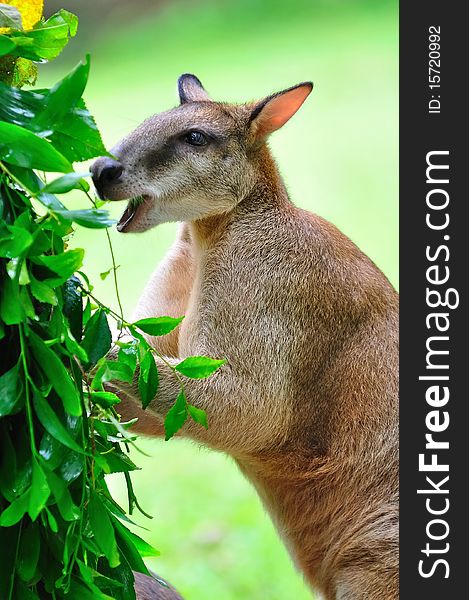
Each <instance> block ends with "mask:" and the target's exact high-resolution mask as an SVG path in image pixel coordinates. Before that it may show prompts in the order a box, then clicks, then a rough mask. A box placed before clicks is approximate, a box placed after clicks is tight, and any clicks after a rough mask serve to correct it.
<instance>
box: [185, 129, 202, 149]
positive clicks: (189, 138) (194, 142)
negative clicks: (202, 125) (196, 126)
mask: <svg viewBox="0 0 469 600" xmlns="http://www.w3.org/2000/svg"><path fill="white" fill-rule="evenodd" d="M184 141H185V142H187V143H188V144H190V145H191V146H205V144H206V143H207V138H206V137H205V135H204V134H203V133H201V132H200V131H190V132H189V133H187V134H186V135H185V137H184Z"/></svg>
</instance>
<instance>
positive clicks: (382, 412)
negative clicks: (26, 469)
mask: <svg viewBox="0 0 469 600" xmlns="http://www.w3.org/2000/svg"><path fill="white" fill-rule="evenodd" d="M185 77H186V84H187V90H186V91H188V93H187V94H186V95H184V94H182V96H181V99H182V105H181V106H180V107H178V108H176V109H173V111H169V112H168V113H163V115H162V116H161V115H156V116H155V117H153V118H152V119H151V120H150V121H148V122H147V123H146V124H145V125H144V127H143V128H142V127H141V128H139V129H137V130H136V131H135V132H133V133H132V134H131V135H130V136H129V137H128V138H126V139H125V140H124V141H123V142H122V143H121V144H120V145H119V146H118V147H117V150H116V152H115V154H116V155H117V156H119V160H120V162H121V164H122V165H123V166H124V172H123V174H122V176H121V178H120V181H117V182H114V183H112V184H109V185H108V186H107V187H106V189H104V190H102V191H103V193H104V194H105V195H106V196H107V197H110V198H112V199H120V198H122V197H125V196H126V195H127V196H129V195H131V193H130V191H129V190H130V189H131V188H132V189H134V192H133V193H132V195H134V194H144V195H147V197H146V205H145V210H142V211H140V213H137V215H136V217H135V218H134V221H132V223H131V224H130V228H129V229H128V230H129V231H131V230H134V231H137V230H144V229H147V228H149V227H151V226H154V225H155V224H158V223H159V222H162V221H164V220H171V218H174V219H180V215H181V213H182V212H184V211H187V213H188V215H190V216H189V217H188V218H187V219H186V222H185V223H184V224H183V225H182V226H181V230H180V234H179V236H178V238H177V240H176V242H175V244H174V246H173V247H172V249H171V250H170V251H169V253H168V255H167V257H166V258H165V260H164V261H163V263H162V265H160V267H159V268H158V269H157V271H156V273H155V275H154V276H153V279H152V280H151V281H150V283H149V284H148V286H147V288H146V290H145V292H144V295H143V297H142V300H141V302H140V304H139V307H138V308H137V312H136V316H137V317H144V316H155V315H162V314H169V315H174V316H179V315H180V314H185V315H186V317H185V319H184V321H183V323H182V324H181V326H180V327H179V328H178V330H177V332H176V333H175V334H174V335H173V336H172V337H169V336H168V338H161V339H160V338H158V339H154V340H152V343H153V344H154V345H155V347H156V348H158V349H159V351H160V352H163V353H165V354H166V355H167V360H169V361H170V362H172V363H174V364H176V363H177V362H179V360H180V359H182V358H184V357H187V356H190V355H209V356H213V357H224V358H226V359H227V364H226V365H225V366H223V367H222V368H221V369H220V370H219V371H218V372H217V373H216V374H215V375H213V376H212V377H211V378H209V379H207V380H187V381H186V382H185V387H186V393H187V396H188V398H189V401H190V402H191V403H192V404H194V405H196V406H198V407H199V408H202V409H204V410H205V411H206V412H207V415H208V419H209V423H210V427H209V429H208V431H206V430H204V429H203V428H202V427H200V426H199V425H197V424H195V423H193V422H190V421H188V422H187V423H186V425H185V426H184V427H183V429H182V431H181V435H183V436H186V437H189V438H192V439H194V440H196V441H198V442H203V443H205V444H207V445H209V446H210V447H212V448H215V449H217V450H221V451H224V452H227V453H229V454H230V455H231V456H233V457H234V459H235V460H236V461H237V463H238V465H239V467H240V469H241V470H242V472H243V473H244V474H245V475H246V477H247V478H248V479H249V480H250V481H251V482H252V483H253V485H254V486H255V488H256V489H257V491H258V493H259V495H260V497H261V498H262V500H263V502H264V504H265V506H266V507H267V509H268V511H269V512H270V514H271V516H272V519H273V521H274V523H275V525H276V526H277V529H278V531H279V533H280V535H281V536H282V538H283V540H284V541H285V544H286V545H287V547H288V549H289V551H290V553H291V556H292V558H293V560H294V561H295V563H296V565H297V566H298V568H299V569H300V570H301V571H302V572H303V574H304V576H305V578H306V580H307V581H308V582H309V584H310V585H311V586H312V587H313V588H315V589H317V590H319V591H320V592H322V594H323V595H324V597H325V598H326V599H327V600H332V599H335V600H359V599H360V600H362V599H363V600H395V599H397V597H398V584H397V573H398V504H397V499H398V470H397V469H398V442H397V439H398V438H397V428H398V407H397V402H398V400H397V394H398V387H397V376H398V297H397V294H396V292H395V291H394V289H393V288H392V286H391V285H390V284H389V282H388V281H387V279H386V277H385V276H384V275H383V274H382V273H381V271H380V270H379V269H378V268H377V267H376V266H375V265H374V264H373V263H372V262H371V261H370V260H369V259H368V258H367V257H366V256H365V255H364V254H363V253H362V252H361V251H360V250H359V249H358V248H357V247H356V246H355V245H354V244H353V243H352V242H351V241H350V240H349V239H348V238H347V237H346V236H344V235H343V234H342V233H341V232H340V231H338V230H337V229H336V228H335V227H334V226H333V225H331V224H330V223H328V222H327V221H325V220H323V219H321V218H320V217H318V216H316V215H313V214H310V213H308V212H306V211H303V210H300V209H298V208H296V207H295V206H294V205H293V204H292V203H291V202H290V200H289V198H288V195H287V192H286V190H285V187H284V185H283V182H282V180H281V178H280V176H279V174H278V171H277V168H276V166H275V163H274V161H273V159H272V157H271V154H270V152H269V150H268V147H267V145H266V143H265V135H266V133H265V132H266V131H268V132H269V133H270V130H271V129H272V127H273V125H272V124H273V123H274V124H275V123H276V122H277V121H279V122H281V121H282V119H283V118H284V117H285V116H286V117H288V116H291V115H292V114H293V113H294V112H296V110H297V109H298V108H299V106H300V105H301V103H302V102H303V100H304V99H305V98H306V96H307V95H308V93H309V91H310V90H311V87H309V88H308V89H306V87H305V86H306V84H300V86H296V87H295V88H291V89H290V90H287V91H286V92H284V93H283V94H278V95H275V96H272V97H270V98H267V99H266V100H264V101H262V102H263V104H264V106H267V107H268V110H267V111H265V108H264V106H260V104H257V105H256V104H248V105H242V106H234V105H226V104H218V103H215V102H211V101H209V100H207V96H206V92H205V90H203V88H201V86H200V82H198V80H196V79H195V78H193V79H187V78H188V77H192V76H185ZM180 85H182V86H183V87H184V79H182V83H181V84H180ZM299 88H301V90H300V91H299V92H298V89H299ZM198 89H199V90H200V94H201V97H200V98H198V96H197V90H198ZM292 90H293V91H292ZM295 90H296V91H295ZM288 94H290V95H288ZM284 95H286V96H284ZM282 96H283V97H282ZM278 98H282V100H281V102H277V99H278ZM259 107H260V108H259ZM254 111H256V116H255V118H254V119H253V118H252V114H253V112H254ZM282 111H283V112H282ZM290 113H291V114H290ZM272 115H274V117H275V118H277V121H275V118H274V117H272ZM285 120H288V119H283V122H284V121H285ZM188 124H190V125H191V126H194V127H195V128H196V129H199V128H202V129H203V128H204V127H208V126H209V127H211V128H212V129H216V131H217V132H220V131H221V132H222V133H223V135H224V136H225V137H224V139H223V141H221V142H219V144H218V145H216V146H214V147H210V145H209V146H208V147H207V148H205V149H197V150H193V149H191V148H187V149H186V148H182V149H179V147H178V146H176V150H174V149H173V150H171V151H169V154H168V149H167V145H168V144H169V143H170V142H169V141H168V140H170V139H174V135H175V133H174V132H175V131H183V130H185V128H187V126H188ZM281 124H282V123H281ZM171 143H172V142H171ZM162 148H166V150H165V151H164V152H166V154H165V156H164V160H163V159H161V160H160V159H158V156H159V152H163V151H162V150H161V149H162ZM155 149H156V150H155ZM149 152H153V155H152V156H153V157H155V158H154V162H153V163H152V164H151V166H150V167H148V166H147V167H145V169H143V168H140V167H139V169H137V168H136V166H135V165H137V164H138V165H141V164H143V163H145V160H146V158H145V157H147V156H148V153H149ZM101 160H104V159H101ZM227 162H228V163H229V165H228V166H227ZM147 164H148V163H147ZM102 167H103V165H102V163H99V161H98V163H97V166H95V167H94V173H95V178H96V179H97V180H98V183H101V182H100V181H99V176H100V170H101V169H102ZM142 169H143V170H142ZM134 173H137V175H135V176H134ZM176 176H177V177H176ZM180 176H182V179H183V181H182V182H179V183H177V185H176V188H177V189H172V188H171V186H170V185H169V184H168V182H170V181H171V180H174V181H176V179H177V178H178V177H180ZM171 178H172V179H171ZM119 186H121V187H119ZM158 186H159V190H157V188H158ZM121 188H122V189H121ZM152 190H153V191H152ZM155 190H156V191H155ZM171 216H172V217H171ZM157 365H158V369H159V373H160V388H159V391H158V394H157V396H156V398H155V400H154V401H153V402H152V403H151V405H150V407H149V408H148V409H147V411H145V412H144V411H141V409H138V392H137V389H136V386H135V385H133V386H124V387H122V386H120V384H118V385H119V387H118V388H117V387H116V388H115V389H117V391H118V392H119V393H120V394H121V396H122V398H123V402H122V410H121V412H122V413H123V414H124V415H126V416H131V415H132V416H135V415H136V414H138V415H139V416H142V419H141V422H140V424H139V427H140V430H141V431H142V432H144V433H147V434H153V435H161V434H162V433H163V428H162V420H163V418H164V415H165V414H166V412H167V411H168V409H169V408H170V407H171V406H172V404H173V402H174V400H175V398H176V395H177V393H178V382H177V381H176V379H175V378H174V376H173V374H172V372H171V370H170V369H168V368H167V366H166V365H165V364H164V363H163V362H162V361H160V360H157ZM116 386H117V384H116Z"/></svg>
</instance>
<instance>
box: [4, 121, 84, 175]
mask: <svg viewBox="0 0 469 600" xmlns="http://www.w3.org/2000/svg"><path fill="white" fill-rule="evenodd" d="M0 160H3V161H5V162H7V163H11V164H13V165H17V166H19V167H26V168H27V169H40V170H41V171H58V172H61V173H68V172H69V171H73V168H72V165H71V163H70V162H69V161H68V160H67V159H66V158H65V157H64V156H62V154H60V152H58V151H57V150H56V149H55V148H54V146H52V144H50V143H49V142H47V141H46V140H44V139H42V138H40V137H38V136H37V135H35V134H34V133H31V132H30V131H28V130H27V129H24V128H23V127H18V125H12V124H11V123H4V122H2V121H0Z"/></svg>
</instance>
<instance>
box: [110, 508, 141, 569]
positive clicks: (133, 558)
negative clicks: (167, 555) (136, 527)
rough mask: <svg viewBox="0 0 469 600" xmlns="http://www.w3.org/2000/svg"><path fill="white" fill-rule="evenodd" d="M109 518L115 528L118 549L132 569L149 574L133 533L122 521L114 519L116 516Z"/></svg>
mask: <svg viewBox="0 0 469 600" xmlns="http://www.w3.org/2000/svg"><path fill="white" fill-rule="evenodd" d="M111 519H112V522H113V523H114V527H115V530H116V534H117V543H118V546H119V550H120V551H121V552H122V554H123V555H124V556H125V558H126V559H127V561H128V562H129V565H130V566H131V567H132V569H133V570H134V571H138V572H139V573H144V574H145V575H149V572H148V569H147V567H146V566H145V563H144V562H143V560H142V558H141V556H140V553H139V552H138V550H137V548H136V546H135V541H134V537H133V534H131V533H130V531H129V530H128V529H127V527H124V525H122V523H121V522H120V521H119V520H118V519H116V517H114V516H111ZM135 537H137V536H135Z"/></svg>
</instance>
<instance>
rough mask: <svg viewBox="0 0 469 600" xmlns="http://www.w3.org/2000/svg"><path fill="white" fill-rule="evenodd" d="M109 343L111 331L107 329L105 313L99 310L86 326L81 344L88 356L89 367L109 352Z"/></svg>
mask: <svg viewBox="0 0 469 600" xmlns="http://www.w3.org/2000/svg"><path fill="white" fill-rule="evenodd" d="M111 341H112V339H111V330H110V329H109V325H108V322H107V316H106V313H105V312H104V311H103V310H101V309H99V310H97V311H96V312H95V313H94V315H93V316H92V317H91V318H90V320H89V321H88V323H87V324H86V327H85V334H84V336H83V340H82V343H81V345H82V346H83V348H84V350H85V352H86V354H87V355H88V360H89V363H90V365H95V364H96V363H97V362H98V360H99V359H100V358H102V357H103V356H105V355H106V354H107V353H108V352H109V349H110V348H111Z"/></svg>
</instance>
